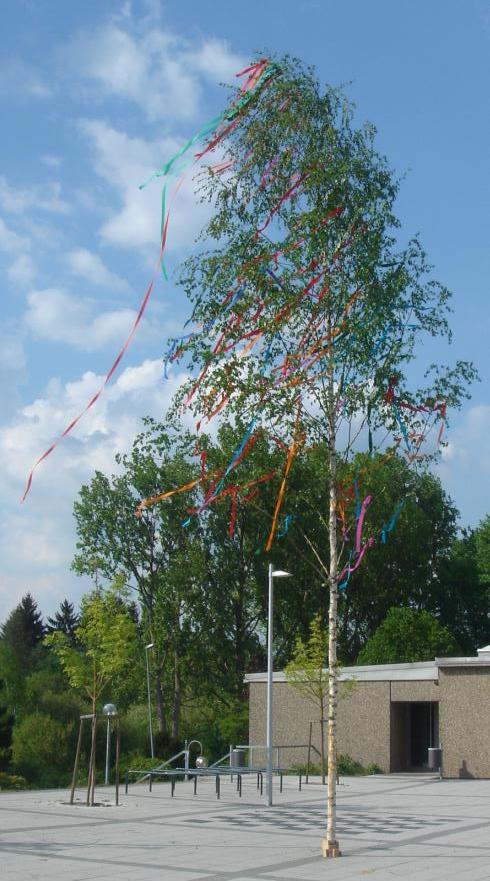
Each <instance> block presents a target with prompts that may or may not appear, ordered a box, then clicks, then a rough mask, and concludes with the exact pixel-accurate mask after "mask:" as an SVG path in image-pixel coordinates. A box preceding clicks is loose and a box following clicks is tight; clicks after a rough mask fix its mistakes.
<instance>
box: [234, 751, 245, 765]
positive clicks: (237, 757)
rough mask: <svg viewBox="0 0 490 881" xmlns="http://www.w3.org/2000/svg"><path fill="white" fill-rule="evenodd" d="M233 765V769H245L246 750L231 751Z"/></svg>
mask: <svg viewBox="0 0 490 881" xmlns="http://www.w3.org/2000/svg"><path fill="white" fill-rule="evenodd" d="M231 764H232V767H233V768H245V767H246V765H245V750H244V749H233V750H232V751H231Z"/></svg>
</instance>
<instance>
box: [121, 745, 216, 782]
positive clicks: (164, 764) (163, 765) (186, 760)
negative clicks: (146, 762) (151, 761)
mask: <svg viewBox="0 0 490 881" xmlns="http://www.w3.org/2000/svg"><path fill="white" fill-rule="evenodd" d="M193 743H197V744H198V745H199V747H200V750H201V753H202V743H201V741H200V740H190V741H189V742H187V740H186V741H185V743H184V749H181V750H180V752H178V753H175V755H174V756H171V757H170V759H166V761H165V762H161V764H160V765H156V766H155V767H154V768H151V771H163V770H164V769H165V768H168V767H169V765H171V764H172V762H175V760H176V759H180V757H181V756H184V768H185V772H186V774H185V779H186V780H187V772H188V771H189V754H190V748H191V746H192V744H193ZM149 776H150V771H147V772H146V773H144V774H142V775H141V776H140V777H138V778H137V779H136V780H135V781H134V782H135V783H143V781H144V780H148V778H149Z"/></svg>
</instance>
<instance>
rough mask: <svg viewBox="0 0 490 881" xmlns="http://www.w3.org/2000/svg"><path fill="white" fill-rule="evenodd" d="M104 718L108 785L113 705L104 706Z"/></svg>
mask: <svg viewBox="0 0 490 881" xmlns="http://www.w3.org/2000/svg"><path fill="white" fill-rule="evenodd" d="M102 712H103V714H104V716H107V735H106V742H105V780H104V782H105V785H106V786H107V785H108V783H109V762H110V757H111V719H113V718H114V716H117V707H116V705H115V704H105V705H104V706H103V708H102Z"/></svg>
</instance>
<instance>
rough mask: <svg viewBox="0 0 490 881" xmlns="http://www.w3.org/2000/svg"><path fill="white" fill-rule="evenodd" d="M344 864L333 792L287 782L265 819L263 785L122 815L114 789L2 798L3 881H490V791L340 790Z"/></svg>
mask: <svg viewBox="0 0 490 881" xmlns="http://www.w3.org/2000/svg"><path fill="white" fill-rule="evenodd" d="M338 794H339V797H338V828H339V836H338V837H339V842H340V846H341V848H342V853H343V856H342V857H341V858H340V859H336V860H325V859H323V858H322V857H321V856H320V840H321V838H322V836H323V829H324V817H325V795H326V792H325V787H323V786H321V784H320V782H319V780H315V781H312V782H310V784H309V785H308V786H304V785H303V789H302V791H301V792H299V791H298V782H297V778H294V777H289V778H285V781H284V790H283V792H282V794H281V793H279V784H278V782H277V781H275V791H274V805H273V806H272V807H271V808H267V806H266V805H265V797H264V796H262V797H261V796H260V794H259V792H258V791H257V789H256V786H255V781H254V780H252V779H247V780H246V781H245V782H244V784H243V792H242V798H239V797H238V793H237V791H236V787H235V785H234V784H233V783H231V781H227V782H225V781H222V785H221V799H220V800H219V801H217V800H216V795H215V785H214V781H213V780H211V779H207V780H200V781H199V785H198V791H197V795H194V792H193V784H192V783H191V782H189V783H185V782H179V783H177V786H176V791H175V796H174V798H171V795H170V786H169V784H168V783H159V784H154V785H153V790H152V792H151V793H150V792H149V791H148V788H147V786H146V785H145V784H139V785H133V786H130V789H129V793H128V795H127V796H126V795H125V794H124V789H123V790H122V793H121V804H120V806H119V807H117V808H116V807H115V804H114V791H113V789H105V788H104V787H102V788H100V789H98V790H97V801H98V803H99V804H98V806H94V807H92V808H87V807H86V806H85V805H84V804H83V802H82V798H83V793H82V792H81V791H80V792H79V793H77V803H76V804H75V805H73V806H70V805H69V804H68V803H67V802H68V793H67V792H66V791H61V790H50V791H42V792H19V793H7V792H0V859H1V862H0V877H1V879H2V881H14V879H15V881H21V879H22V881H28V879H35V881H45V879H49V881H58V879H60V881H61V879H63V881H89V879H90V881H99V879H100V881H102V879H103V881H111V879H119V881H125V879H129V878H131V879H132V881H156V879H163V881H319V879H324V878H328V879H339V881H347V879H349V881H350V879H356V881H367V879H370V878H371V877H372V878H373V879H375V881H387V879H390V881H393V879H405V878H415V879H416V881H439V879H440V881H480V879H481V881H483V879H485V881H487V879H490V781H488V780H452V781H451V780H444V781H439V780H437V779H435V778H433V777H429V776H423V775H420V776H416V775H405V776H402V775H390V776H373V777H359V778H352V777H351V778H342V780H341V785H340V787H339V790H338Z"/></svg>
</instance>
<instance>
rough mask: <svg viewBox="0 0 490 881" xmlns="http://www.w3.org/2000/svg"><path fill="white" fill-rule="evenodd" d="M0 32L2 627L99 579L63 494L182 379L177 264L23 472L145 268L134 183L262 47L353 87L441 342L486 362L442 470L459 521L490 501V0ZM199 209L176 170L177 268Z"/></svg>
mask: <svg viewBox="0 0 490 881" xmlns="http://www.w3.org/2000/svg"><path fill="white" fill-rule="evenodd" d="M0 46H1V51H0V113H1V131H2V138H1V140H0V156H1V163H0V285H1V288H0V290H1V300H0V302H1V306H2V321H1V325H0V394H1V405H2V406H1V409H0V491H1V494H2V498H3V505H2V512H1V517H2V523H1V530H0V562H1V565H0V622H1V621H2V620H4V619H5V617H6V616H7V614H8V613H9V612H10V611H11V609H12V608H14V607H15V605H16V604H17V603H18V602H19V600H20V598H21V597H22V595H23V594H25V593H26V592H27V591H28V590H29V591H30V592H31V593H32V594H33V596H34V597H35V599H36V600H37V601H38V604H39V607H40V609H41V611H42V612H43V613H44V614H45V615H46V614H52V613H53V612H54V611H55V609H56V608H57V607H58V605H59V603H60V602H61V601H62V600H63V599H64V597H66V596H67V597H70V598H71V599H73V600H75V602H78V599H79V597H80V596H81V594H82V593H83V592H84V591H86V590H87V589H88V587H89V583H88V582H87V581H84V580H83V579H80V578H77V577H76V576H75V575H74V574H73V573H72V572H71V571H70V563H71V560H72V558H73V555H74V552H75V542H76V535H75V529H74V521H73V516H72V510H73V503H74V501H75V499H76V497H77V494H78V491H79V489H80V486H81V485H82V484H83V483H86V482H88V481H89V480H90V479H91V477H92V475H93V473H94V470H95V469H100V470H102V471H105V472H108V473H112V472H113V471H114V456H115V454H116V453H117V452H123V451H125V450H127V449H128V448H129V447H130V446H131V444H132V441H133V439H134V437H135V435H136V434H137V432H138V430H139V429H140V427H141V419H142V417H143V416H145V415H148V414H150V415H152V416H154V417H156V418H159V419H160V418H163V417H164V414H165V410H166V407H167V405H168V403H169V401H170V400H171V398H172V395H173V393H174V392H175V390H176V388H177V387H178V384H179V382H180V381H181V380H182V375H181V374H179V371H178V370H177V371H174V372H173V373H171V375H170V378H169V379H168V380H167V381H165V380H164V377H163V369H162V360H161V358H162V352H163V350H164V346H165V340H166V338H167V337H168V336H170V335H172V334H173V333H175V332H177V331H178V329H179V328H180V327H181V326H182V323H183V322H184V321H185V320H186V318H187V317H188V308H187V304H186V302H185V300H184V298H183V295H182V293H181V292H180V291H179V290H178V289H177V288H176V286H175V284H174V282H173V281H172V277H171V278H170V281H168V282H166V283H165V282H164V281H163V279H161V278H159V280H158V282H157V285H156V287H155V291H154V293H153V295H152V299H151V300H150V305H149V307H148V310H147V312H146V314H145V318H144V319H143V321H142V323H141V325H140V327H139V328H138V331H137V334H136V335H135V338H134V340H133V342H132V345H131V347H130V349H129V350H128V352H127V353H126V355H125V357H124V360H123V362H122V363H121V365H120V368H119V370H118V372H117V373H116V375H115V376H114V378H113V381H112V382H111V384H110V385H109V386H108V387H107V389H106V391H105V393H104V395H103V396H102V398H101V399H100V400H99V401H98V402H97V404H96V406H94V407H93V408H92V409H91V411H90V412H89V413H88V414H87V415H86V416H85V417H84V419H83V420H81V422H80V423H79V424H78V425H77V427H76V429H74V431H73V432H72V434H71V435H70V436H69V437H68V438H66V439H65V441H64V442H63V443H62V444H61V445H60V446H59V447H58V448H57V449H56V450H55V451H54V453H53V454H52V455H51V456H50V457H49V458H48V459H47V460H46V461H45V462H43V463H42V465H40V467H39V468H38V469H37V471H36V473H35V476H34V482H33V486H32V490H31V492H30V494H29V496H28V498H27V500H26V501H25V503H24V504H23V505H21V504H20V498H21V496H22V493H23V490H24V486H25V481H26V478H27V475H28V473H29V470H30V468H31V467H32V465H33V464H34V462H35V460H36V459H37V458H38V456H39V455H40V454H41V453H42V452H43V451H44V450H45V449H46V448H47V447H48V446H49V444H50V443H51V441H52V440H53V438H54V437H55V436H56V435H58V434H59V433H60V432H61V431H62V430H63V429H64V428H65V426H66V424H67V423H68V422H69V421H70V419H72V418H73V417H74V416H75V415H77V413H78V412H79V411H80V410H81V409H82V408H83V407H84V406H85V405H86V403H87V401H88V400H89V398H90V397H91V395H92V394H93V393H94V391H95V390H96V389H97V388H98V386H99V385H100V383H101V381H102V379H103V377H104V375H105V373H106V371H107V370H108V368H109V367H110V365H111V364H112V361H113V360H114V357H115V355H116V353H117V352H118V350H119V348H120V347H121V344H122V342H123V340H124V339H125V337H126V335H127V333H128V331H129V329H130V327H131V325H132V323H133V321H134V318H135V315H136V312H137V310H138V308H139V304H140V302H141V300H142V297H143V295H144V292H145V290H146V288H147V285H148V283H149V281H150V279H151V277H152V275H153V272H154V268H155V262H156V260H157V257H158V248H159V230H160V187H159V186H158V183H156V184H153V185H150V186H148V187H146V188H145V189H143V190H141V189H139V185H140V184H141V183H142V182H143V181H145V180H146V179H147V178H148V177H149V175H150V174H151V173H152V171H153V170H154V169H155V168H157V167H158V166H160V165H161V164H162V162H163V161H165V160H166V159H167V158H169V157H170V156H171V155H172V154H173V153H174V152H175V151H176V150H177V149H178V147H179V146H180V145H181V144H183V143H184V142H185V141H186V140H187V139H188V138H189V137H191V136H192V135H193V134H194V133H195V132H196V131H197V130H198V129H199V128H200V127H201V126H202V125H203V124H204V123H205V122H206V121H207V120H208V119H211V118H212V117H213V116H215V115H216V114H217V113H219V111H220V110H221V109H222V107H223V106H224V103H225V101H226V96H227V92H226V90H223V88H222V87H221V86H220V83H223V82H226V83H230V82H233V80H234V75H235V73H236V72H237V71H239V70H240V69H241V68H243V67H244V66H246V64H247V62H248V61H249V59H250V58H251V57H252V56H253V53H254V52H255V51H257V50H259V51H261V52H263V53H265V54H267V52H273V53H279V54H284V53H289V54H291V55H294V56H297V57H299V58H301V59H302V60H303V61H304V62H306V63H308V64H311V65H314V66H315V68H316V72H317V75H318V77H319V79H320V80H321V81H323V82H325V83H329V84H331V85H339V84H342V85H344V87H345V89H346V91H347V94H348V96H349V97H350V99H351V100H352V101H353V102H354V103H355V104H356V108H357V109H356V118H357V120H358V121H359V122H363V121H365V120H369V121H370V122H372V123H374V124H375V125H376V127H377V130H378V135H377V146H378V148H379V150H380V152H382V153H384V154H385V155H386V156H387V157H388V159H389V162H390V165H391V167H392V168H393V169H394V171H395V172H396V174H397V175H399V176H401V177H402V178H403V180H402V184H401V189H400V195H399V198H398V202H397V213H398V216H399V218H400V221H401V224H402V229H401V238H402V240H404V239H405V240H406V239H408V238H409V237H410V236H412V235H413V234H415V233H419V234H420V237H421V240H422V242H423V244H424V247H425V249H426V250H427V253H428V255H429V257H430V260H431V262H432V263H433V264H434V267H435V275H436V277H437V278H438V279H439V280H440V281H442V282H444V283H445V284H446V285H447V286H448V287H449V288H450V289H451V290H452V292H453V308H454V314H453V316H452V320H451V323H452V328H453V332H454V339H453V343H452V346H451V348H450V350H449V351H446V348H441V347H437V348H435V349H434V352H430V353H429V354H430V355H431V356H432V355H433V356H434V359H435V360H439V361H441V362H443V363H448V362H449V363H450V362H453V361H455V360H456V359H465V360H466V359H472V360H473V361H474V362H475V364H476V366H477V368H478V370H479V373H480V377H481V382H480V383H478V384H476V385H475V386H474V387H473V388H472V397H471V400H469V401H468V402H466V403H465V405H464V407H463V409H462V410H461V412H460V413H457V414H454V415H453V416H452V418H451V424H450V430H449V434H448V436H447V437H448V444H447V446H446V447H445V448H444V450H443V455H442V459H441V462H440V463H439V465H438V466H437V472H438V474H439V475H440V477H441V480H442V482H443V485H444V488H445V489H446V491H447V492H448V493H449V495H450V496H451V498H452V499H453V500H454V502H455V504H456V506H457V507H458V509H459V511H460V512H461V524H462V525H471V526H475V525H477V523H478V522H479V521H480V520H481V519H482V518H483V517H484V516H486V515H487V514H488V513H490V501H489V490H490V441H489V434H490V393H489V385H488V383H489V379H490V351H489V346H488V339H489V337H490V312H489V310H488V307H487V299H488V279H489V276H490V249H489V247H488V244H489V205H490V184H489V172H488V144H489V142H490V117H489V112H488V94H489V85H490V83H489V50H490V3H489V2H488V0H465V2H464V3H462V2H461V0H431V2H427V0H410V2H403V3H394V2H393V0H343V2H342V3H340V2H338V0H337V2H335V3H334V2H331V0H261V2H258V0H249V2H248V3H246V4H235V3H230V2H224V0H213V2H212V3H211V2H208V3H202V2H197V0H179V3H175V2H173V3H166V2H163V0H162V2H158V0H134V2H112V0H106V2H104V3H101V2H99V0H85V2H84V3H83V4H82V3H67V2H66V0H3V2H2V29H1V33H0ZM208 210H209V209H208V207H207V206H205V205H201V204H197V203H196V200H195V198H194V195H193V192H192V186H191V185H190V183H189V184H186V185H184V187H183V189H182V191H181V192H180V194H179V197H178V199H177V200H176V202H175V206H174V209H173V213H172V223H171V228H170V235H169V250H168V255H169V257H168V259H169V267H170V269H172V268H173V267H175V266H177V265H178V263H179V261H180V260H181V259H182V258H183V257H185V255H186V254H188V253H189V251H190V250H191V249H192V245H193V241H194V239H195V236H196V235H197V233H198V231H199V229H200V227H201V225H202V223H203V221H204V220H205V218H206V216H207V212H208Z"/></svg>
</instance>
